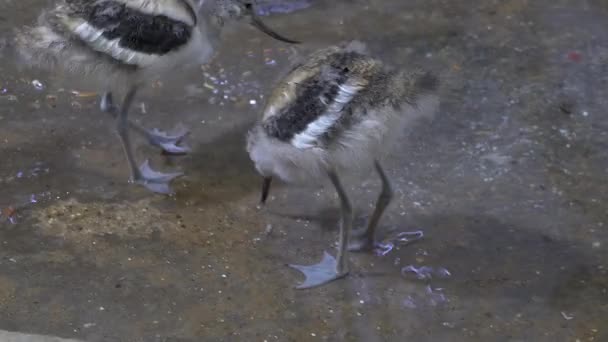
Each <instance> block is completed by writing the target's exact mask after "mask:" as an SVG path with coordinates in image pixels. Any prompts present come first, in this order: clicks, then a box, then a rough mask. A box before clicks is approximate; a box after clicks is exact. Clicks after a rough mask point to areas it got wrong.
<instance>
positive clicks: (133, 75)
mask: <svg viewBox="0 0 608 342" xmlns="http://www.w3.org/2000/svg"><path fill="white" fill-rule="evenodd" d="M240 18H249V19H250V21H251V23H252V25H254V26H256V27H258V28H260V29H261V30H262V31H264V32H266V33H267V34H269V35H271V36H273V37H274V38H275V39H279V40H283V41H288V42H294V41H292V40H290V39H287V38H284V37H282V36H280V35H278V34H277V33H275V32H274V31H272V30H271V29H269V28H268V27H267V26H265V25H264V24H263V23H262V22H261V21H260V20H259V19H258V18H257V16H256V15H255V10H254V8H253V5H252V3H251V2H247V1H242V0H204V1H199V2H198V3H195V2H194V1H193V0H57V1H56V2H55V3H54V6H53V7H51V8H50V9H48V10H46V11H44V12H43V14H42V15H41V16H40V19H39V22H38V25H36V26H34V27H24V28H20V29H18V30H17V32H16V43H17V47H18V50H19V52H20V54H21V57H22V60H23V61H24V62H25V63H26V64H29V65H34V66H38V67H43V68H46V69H49V70H53V71H55V72H59V73H61V72H64V73H71V74H75V75H81V76H84V77H86V78H87V79H91V80H94V81H96V82H97V83H98V84H99V85H100V86H101V87H103V88H104V89H107V90H108V91H107V92H106V93H105V94H104V95H103V97H102V101H101V108H102V110H104V111H106V112H109V113H111V114H112V115H113V116H114V117H116V130H117V132H118V135H119V137H120V139H121V141H122V146H123V148H124V151H125V156H126V159H127V161H128V163H129V167H130V169H131V180H132V181H133V182H135V183H138V184H141V185H144V186H145V187H147V188H148V189H150V190H152V191H154V192H158V193H170V192H171V189H170V187H169V182H170V181H171V180H172V179H174V178H176V177H178V176H180V175H181V173H169V174H163V173H160V172H156V171H154V170H152V169H151V168H150V166H149V164H148V161H145V162H144V163H143V164H142V165H141V166H140V167H138V166H137V165H136V163H135V158H134V156H133V152H132V147H131V140H130V134H129V131H130V129H132V130H134V131H135V132H137V133H139V134H141V135H143V136H144V137H145V138H146V139H147V140H148V141H149V142H150V143H151V144H152V145H154V146H157V147H159V148H161V149H163V150H164V151H165V152H168V153H172V154H183V153H187V152H188V151H189V149H188V148H187V147H186V146H183V145H182V144H181V142H182V140H183V139H184V137H185V136H186V135H187V134H188V132H187V130H185V129H183V130H181V131H180V132H178V133H177V134H175V135H170V134H167V133H165V132H163V131H160V130H157V129H154V130H148V129H146V128H143V127H141V126H139V125H137V124H135V123H133V122H131V121H130V120H129V119H128V114H129V108H130V107H131V104H132V103H133V100H134V98H135V95H136V93H137V91H138V89H140V88H141V86H142V85H143V84H145V83H146V82H149V81H150V80H151V79H154V78H158V77H162V76H163V75H165V74H166V73H169V72H171V71H173V70H175V69H176V68H178V67H182V66H184V65H187V64H193V63H198V64H202V63H207V62H208V61H209V60H210V59H211V56H212V54H213V51H214V50H215V48H216V47H217V44H218V43H219V34H220V32H221V28H222V27H223V25H224V21H225V20H232V19H240ZM118 87H126V89H127V91H126V95H125V97H124V100H123V102H122V105H121V106H120V108H119V107H117V106H115V105H114V103H113V100H112V93H111V92H110V91H109V89H115V88H118Z"/></svg>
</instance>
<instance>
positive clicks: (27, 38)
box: [16, 0, 216, 88]
mask: <svg viewBox="0 0 608 342" xmlns="http://www.w3.org/2000/svg"><path fill="white" fill-rule="evenodd" d="M115 1H116V2H119V3H124V4H125V5H127V6H128V7H130V8H133V9H136V10H138V11H140V12H142V13H146V14H150V15H164V16H166V17H168V18H171V19H173V20H175V21H179V22H182V23H184V24H185V25H188V26H190V27H191V35H190V37H189V39H188V41H187V42H186V43H185V44H183V45H181V46H179V47H177V48H175V49H173V50H171V51H168V52H166V53H163V54H153V53H146V52H141V51H137V50H133V49H129V48H128V47H124V46H121V44H120V37H117V38H114V39H108V38H107V37H104V35H103V33H104V29H100V28H98V27H95V26H93V25H92V24H91V23H90V22H88V21H87V20H86V19H87V18H84V17H82V16H80V15H78V12H77V11H78V9H77V8H75V6H79V4H78V3H77V2H76V3H71V4H70V3H68V2H67V1H66V0H61V1H59V2H58V3H57V4H56V5H55V7H54V8H53V9H51V10H50V11H48V12H45V13H44V14H42V15H41V16H40V18H39V25H38V26H35V27H26V28H24V29H20V30H18V31H17V34H16V38H17V45H18V47H19V49H18V51H19V52H20V54H21V56H22V57H23V59H24V62H25V63H27V64H33V65H37V66H39V67H42V68H46V69H49V70H54V71H55V72H67V73H70V74H74V75H80V76H84V77H87V78H90V79H91V80H92V81H95V82H97V83H99V84H100V85H101V86H102V87H105V88H109V87H116V86H117V85H121V86H127V87H128V86H130V85H132V84H139V83H142V82H145V81H149V80H150V79H152V78H156V77H161V76H162V75H163V74H165V73H167V72H171V71H173V70H175V69H176V68H177V67H183V66H187V65H192V64H204V63H206V62H208V61H209V60H210V59H211V57H212V55H213V51H214V45H213V44H212V43H211V41H212V39H211V38H210V37H209V34H208V31H209V26H210V24H209V19H208V18H205V17H204V16H201V15H200V14H199V13H198V11H196V9H197V8H198V7H197V5H196V4H195V3H194V2H192V1H191V0H156V1H149V0H115ZM92 2H94V1H92ZM185 6H191V7H190V8H191V9H192V10H194V11H192V10H189V9H188V8H186V7H185ZM192 14H194V15H195V17H194V18H193V17H192ZM213 40H216V39H213Z"/></svg>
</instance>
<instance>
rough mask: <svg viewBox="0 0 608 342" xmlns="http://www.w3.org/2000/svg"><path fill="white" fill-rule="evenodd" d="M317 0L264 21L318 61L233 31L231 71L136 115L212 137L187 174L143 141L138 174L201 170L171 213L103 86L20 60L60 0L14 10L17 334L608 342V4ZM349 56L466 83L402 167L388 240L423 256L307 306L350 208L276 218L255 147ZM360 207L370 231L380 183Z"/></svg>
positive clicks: (9, 204)
mask: <svg viewBox="0 0 608 342" xmlns="http://www.w3.org/2000/svg"><path fill="white" fill-rule="evenodd" d="M308 2H309V3H310V6H308V7H306V6H305V5H302V4H304V3H307V2H306V1H293V2H291V3H290V1H288V0H284V1H278V0H277V1H266V2H265V4H266V5H268V4H271V3H272V5H275V6H277V7H271V6H267V7H265V8H264V10H266V11H274V12H280V13H278V14H274V15H271V16H268V17H266V18H265V20H266V21H267V22H268V23H269V25H271V26H272V27H274V28H276V29H277V31H279V32H280V33H282V34H284V35H286V36H287V35H288V36H290V37H294V38H297V39H300V40H302V41H304V42H305V43H304V44H302V45H301V46H298V47H293V46H287V45H284V44H282V43H280V42H275V41H272V40H270V39H268V38H266V37H264V36H262V35H261V34H259V33H258V32H256V31H255V30H254V29H253V28H249V27H247V26H246V25H244V24H243V25H234V26H233V27H232V28H231V29H230V30H229V31H228V32H227V33H226V35H225V37H224V40H223V44H222V46H221V47H220V49H219V51H218V54H217V57H216V58H215V60H214V61H213V62H212V63H211V64H210V65H208V66H207V67H205V68H199V67H193V68H190V69H188V70H183V72H179V73H176V74H175V75H172V77H171V78H170V79H163V80H162V82H155V83H154V84H153V85H152V86H150V87H148V89H146V90H145V91H144V92H143V93H142V95H141V96H140V97H139V98H138V102H139V103H138V105H137V108H136V109H135V110H134V111H133V115H132V117H133V118H135V119H137V120H138V121H140V122H141V123H143V124H145V125H146V126H147V127H158V128H165V129H169V128H171V127H173V126H174V125H175V124H176V123H178V122H181V123H183V124H185V125H187V126H188V127H189V128H191V130H192V133H191V136H190V137H189V138H188V141H189V143H190V144H191V145H192V146H193V148H194V152H193V153H192V154H190V155H188V156H183V157H170V158H169V157H165V156H162V155H160V154H159V153H158V151H157V150H155V149H153V148H151V147H148V146H147V145H146V144H145V142H144V141H140V140H138V141H137V151H136V152H137V153H136V154H137V157H138V159H139V160H143V159H145V158H151V162H152V164H153V165H154V166H155V167H156V168H158V169H163V170H175V169H180V170H183V171H184V172H185V173H186V176H185V177H183V178H180V179H179V180H177V181H176V182H175V183H174V187H175V189H176V190H177V194H176V196H174V197H171V198H167V197H162V196H155V195H152V194H150V193H148V192H146V191H145V190H144V189H142V188H139V187H136V186H133V185H130V184H128V183H127V178H128V169H127V166H126V164H125V162H124V160H123V155H122V150H121V147H120V144H119V142H118V140H117V139H116V137H115V135H114V133H113V131H112V128H113V124H112V121H111V120H110V119H109V118H108V117H107V116H106V115H104V114H103V113H100V112H99V110H98V97H96V96H94V94H90V93H89V92H91V91H93V90H95V89H94V88H93V86H92V85H87V84H86V83H83V82H81V81H80V80H77V81H79V82H75V80H74V79H68V78H64V76H62V75H53V74H52V73H46V72H42V71H38V70H27V69H21V68H17V67H16V66H15V63H14V62H15V61H14V60H13V57H12V56H13V54H12V53H11V44H10V32H11V28H12V27H14V26H20V25H23V24H26V23H30V22H32V21H33V20H35V18H36V16H37V15H38V13H39V11H40V10H41V8H42V6H43V4H44V3H45V1H42V0H20V1H6V0H5V1H4V3H3V4H2V5H0V9H1V11H0V32H2V35H0V156H1V158H2V159H1V160H2V162H1V163H0V189H1V190H0V191H1V196H0V208H1V209H2V212H3V216H0V241H1V243H2V249H0V329H3V330H9V331H21V332H27V333H36V334H45V335H53V336H61V337H64V338H77V339H82V340H86V341H112V342H113V341H146V342H147V341H167V342H169V341H171V342H177V341H180V342H185V341H309V340H310V341H315V340H328V341H337V340H345V341H404V340H408V341H573V342H574V341H608V330H607V329H608V328H606V326H605V322H606V321H608V263H607V260H608V252H607V245H608V233H607V225H608V205H607V201H608V182H606V179H607V176H608V120H606V108H607V105H608V97H606V89H607V88H608V69H607V67H606V66H607V65H608V48H607V46H608V37H607V36H606V35H605V34H604V33H605V32H607V31H608V6H607V5H606V3H605V2H604V1H599V0H598V1H592V0H588V1H574V0H571V1H565V0H561V1H549V0H537V1H534V2H532V1H525V0H505V1H466V2H465V1H459V2H456V1H428V0H413V1H404V0H382V1H380V0H376V1H374V0H371V1H353V0H350V1H347V0H343V1H336V0H333V1H308ZM296 3H297V4H296ZM289 4H292V5H294V4H295V5H294V6H295V7H293V8H291V9H293V11H290V10H289V9H290V8H289V7H285V5H289ZM286 8H287V9H288V10H285V9H286ZM283 12H288V13H283ZM350 39H359V40H362V41H364V42H366V43H367V44H368V46H369V49H370V50H371V51H372V52H373V53H374V54H375V55H377V56H379V57H381V58H382V59H384V60H385V61H386V62H388V63H391V64H393V65H397V66H402V67H412V68H413V67H427V68H431V69H433V70H436V71H437V72H439V73H441V74H442V76H443V78H444V90H445V91H444V92H445V94H444V95H443V103H442V107H441V111H440V114H439V115H438V116H437V118H436V120H434V121H433V122H432V123H421V124H419V125H417V126H416V128H415V129H414V130H413V131H412V133H411V134H410V136H409V137H408V139H407V140H406V141H403V143H402V145H401V146H399V147H398V149H397V150H396V151H395V152H394V153H393V154H391V157H390V158H389V159H388V160H387V161H386V166H387V171H388V173H389V175H390V176H391V178H392V180H393V183H394V185H395V188H396V196H395V197H396V198H395V201H394V203H393V204H392V205H391V207H389V210H388V211H387V214H386V215H385V217H384V218H383V220H382V222H381V225H382V231H381V232H382V234H387V235H388V234H390V232H392V231H395V230H398V229H401V230H402V229H406V230H421V231H423V232H424V238H423V239H422V240H420V241H417V242H415V243H412V244H408V245H406V246H400V247H399V246H398V247H396V248H395V249H393V250H392V251H390V252H388V253H387V254H386V255H384V256H375V255H366V254H353V255H351V257H350V260H351V274H350V276H349V277H347V278H345V279H342V280H340V281H336V282H334V283H332V284H329V285H327V286H324V287H320V288H316V289H312V290H306V291H297V290H294V289H293V286H294V285H296V284H297V283H298V282H300V281H301V280H302V278H301V276H300V275H299V274H298V273H297V272H295V271H293V270H291V269H289V268H288V267H286V266H285V264H286V263H292V262H298V263H312V262H315V261H318V260H319V259H320V258H321V255H322V252H323V251H324V250H329V251H332V249H333V246H334V241H335V240H336V237H337V229H336V227H337V224H338V222H337V219H338V212H337V201H336V198H335V195H334V193H333V191H331V189H326V190H322V191H317V190H314V191H312V190H306V189H295V188H287V187H285V186H281V185H278V184H277V186H276V187H275V188H273V193H272V197H271V199H270V201H269V204H268V206H267V208H265V209H264V210H258V209H257V208H256V204H257V201H258V196H259V186H260V179H259V176H258V175H257V174H256V173H255V171H254V170H253V168H252V166H251V164H250V162H249V159H248V156H247V155H246V153H245V151H244V134H245V132H246V131H247V129H248V128H249V127H250V125H251V124H252V123H253V122H254V121H255V119H256V117H257V115H258V113H259V111H260V109H261V105H262V104H263V102H264V96H265V95H266V94H268V92H269V90H270V89H271V86H272V83H273V82H274V81H275V80H276V79H277V77H278V76H279V75H280V73H281V72H282V71H283V70H285V68H287V67H288V65H289V61H290V60H293V59H297V58H298V57H299V56H305V55H306V53H308V52H310V51H313V50H314V49H316V48H320V47H323V46H326V45H328V44H333V43H338V42H341V41H344V40H350ZM35 80H36V81H37V82H34V81H35ZM348 189H349V191H350V193H351V194H352V195H353V199H354V202H355V204H356V207H357V210H358V215H360V216H361V217H364V216H365V215H368V214H369V213H370V211H371V209H372V208H371V206H372V204H373V201H374V199H375V198H376V196H377V192H378V191H379V182H378V180H377V179H375V178H374V177H373V175H370V178H369V179H367V180H365V181H363V182H362V183H358V184H348ZM10 208H12V209H10ZM13 209H14V210H13ZM8 216H10V217H8ZM408 266H413V268H407V267H408ZM422 267H425V268H422ZM404 268H405V272H402V269H404ZM421 268H422V269H421ZM413 269H415V270H417V271H418V273H417V274H416V273H414V272H411V270H413ZM408 270H409V271H410V272H408ZM446 271H447V273H446Z"/></svg>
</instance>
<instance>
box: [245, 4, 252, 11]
mask: <svg viewBox="0 0 608 342" xmlns="http://www.w3.org/2000/svg"><path fill="white" fill-rule="evenodd" d="M245 8H246V9H248V10H250V9H252V8H253V5H252V4H251V3H250V2H247V3H245Z"/></svg>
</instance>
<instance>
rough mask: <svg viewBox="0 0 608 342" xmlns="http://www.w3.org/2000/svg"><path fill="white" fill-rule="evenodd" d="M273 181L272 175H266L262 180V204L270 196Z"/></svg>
mask: <svg viewBox="0 0 608 342" xmlns="http://www.w3.org/2000/svg"><path fill="white" fill-rule="evenodd" d="M271 182H272V177H264V181H263V182H262V198H261V199H260V203H261V204H265V203H266V199H267V198H268V193H269V192H270V183H271Z"/></svg>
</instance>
